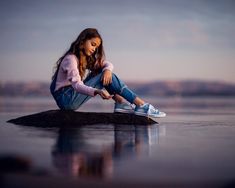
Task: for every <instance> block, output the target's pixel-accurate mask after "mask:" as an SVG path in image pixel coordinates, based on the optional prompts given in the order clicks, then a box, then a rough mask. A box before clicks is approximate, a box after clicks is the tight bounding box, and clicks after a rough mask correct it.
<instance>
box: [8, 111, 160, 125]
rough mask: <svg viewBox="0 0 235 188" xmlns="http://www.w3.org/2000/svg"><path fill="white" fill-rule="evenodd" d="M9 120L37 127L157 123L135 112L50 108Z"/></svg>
mask: <svg viewBox="0 0 235 188" xmlns="http://www.w3.org/2000/svg"><path fill="white" fill-rule="evenodd" d="M8 122H10V123H14V124H18V125H25V126H36V127H78V126H82V125H93V124H125V125H128V124H129V125H149V124H157V122H156V121H154V120H153V119H151V118H147V117H142V116H136V115H134V114H121V113H97V112H77V111H69V110H66V111H63V110H49V111H44V112H40V113H36V114H31V115H27V116H22V117H19V118H16V119H11V120H9V121H8Z"/></svg>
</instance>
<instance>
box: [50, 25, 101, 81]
mask: <svg viewBox="0 0 235 188" xmlns="http://www.w3.org/2000/svg"><path fill="white" fill-rule="evenodd" d="M96 37H98V38H100V41H101V43H100V45H99V47H98V48H97V49H96V51H95V52H94V53H93V54H92V55H91V56H87V57H86V60H87V65H86V66H83V65H82V63H79V65H78V70H79V74H80V76H81V78H82V79H83V77H84V75H85V70H86V68H88V69H90V70H91V71H92V72H93V74H97V73H98V72H99V71H100V69H101V67H102V63H103V60H104V58H105V54H104V48H103V40H102V38H101V35H100V34H99V32H98V31H97V29H95V28H87V29H84V30H83V31H82V32H81V33H80V34H79V35H78V37H77V39H76V40H75V41H74V42H72V44H71V45H70V48H69V50H68V51H67V52H65V54H64V55H63V56H61V57H60V58H59V59H58V61H57V62H56V66H55V72H54V74H53V76H52V79H54V78H55V76H56V74H57V72H58V69H59V66H60V63H61V62H62V60H63V59H64V57H65V56H66V55H68V54H74V55H75V56H76V57H77V59H79V58H80V51H81V50H82V49H80V46H81V45H82V44H84V43H85V42H86V40H90V39H92V38H96Z"/></svg>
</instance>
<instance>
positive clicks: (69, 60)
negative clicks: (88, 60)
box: [62, 54, 78, 64]
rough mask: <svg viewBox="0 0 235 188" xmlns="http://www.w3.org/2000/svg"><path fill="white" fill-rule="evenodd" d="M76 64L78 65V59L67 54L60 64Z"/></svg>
mask: <svg viewBox="0 0 235 188" xmlns="http://www.w3.org/2000/svg"><path fill="white" fill-rule="evenodd" d="M71 63H72V64H77V63H78V58H77V56H76V55H74V54H68V55H66V56H65V57H64V59H63V60H62V64H71Z"/></svg>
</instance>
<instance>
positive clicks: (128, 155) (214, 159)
mask: <svg viewBox="0 0 235 188" xmlns="http://www.w3.org/2000/svg"><path fill="white" fill-rule="evenodd" d="M145 99H146V100H147V101H149V102H151V103H152V104H154V105H156V106H159V107H161V110H163V111H165V112H166V113H167V117H166V118H162V119H159V124H155V125H149V126H141V125H139V126H133V125H113V124H110V125H102V124H99V125H90V126H83V127H80V128H73V129H59V128H50V129H42V128H35V127H24V126H20V125H14V124H10V123H6V121H7V120H9V119H12V118H16V117H19V116H23V115H28V114H31V113H36V112H39V111H46V110H50V109H55V108H56V106H55V104H54V102H53V101H52V100H51V99H48V98H1V99H0V117H1V119H0V125H1V126H0V156H6V155H7V156H14V157H15V158H16V159H17V158H18V157H21V158H25V159H27V160H28V161H29V166H30V172H44V173H45V174H50V175H52V176H68V177H73V178H81V177H85V178H87V177H88V178H95V179H101V180H104V179H108V180H115V181H134V182H138V181H141V182H158V181H159V182H162V181H191V182H197V181H219V182H224V183H225V184H227V183H230V182H234V180H235V150H234V148H235V136H234V135H235V98H233V97H229V98H223V97H219V98H215V97H213V98H210V97H201V98H199V97H198V98H197V97H194V98H193V97H188V98H180V97H175V98H157V99H155V98H151V97H145ZM112 108H113V104H112V102H111V101H106V102H104V103H103V101H102V100H101V99H98V98H95V99H94V100H91V101H89V102H88V103H87V104H86V105H84V106H83V107H82V108H81V109H80V110H81V111H102V112H110V111H112Z"/></svg>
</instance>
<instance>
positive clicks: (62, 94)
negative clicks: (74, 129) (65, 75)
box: [50, 73, 137, 110]
mask: <svg viewBox="0 0 235 188" xmlns="http://www.w3.org/2000/svg"><path fill="white" fill-rule="evenodd" d="M101 77H102V73H99V74H98V75H96V76H94V77H92V76H88V77H87V78H86V79H85V80H84V84H85V85H87V86H91V87H94V88H97V89H103V88H105V89H106V90H107V91H108V92H109V93H110V94H111V95H115V94H118V95H120V96H122V97H123V98H125V99H126V100H127V101H128V102H130V103H133V101H134V100H135V98H136V97H137V95H136V94H135V93H134V92H133V91H131V90H130V89H129V88H128V87H127V86H126V85H125V84H124V83H123V82H122V81H121V80H120V79H119V78H118V77H117V76H116V75H115V74H114V73H112V83H110V84H109V85H107V86H104V85H103V84H102V82H101ZM55 80H56V79H55ZM55 80H53V81H52V84H51V88H50V89H51V93H52V95H53V97H54V99H55V101H56V103H57V105H58V107H59V108H60V109H62V110H76V109H78V108H79V107H80V106H81V105H82V104H84V103H85V102H86V101H88V100H89V99H90V98H91V96H88V95H84V94H81V93H79V92H77V91H76V90H75V89H74V88H73V87H72V86H67V87H63V88H61V89H59V90H57V91H55V92H54V91H53V88H55Z"/></svg>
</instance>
